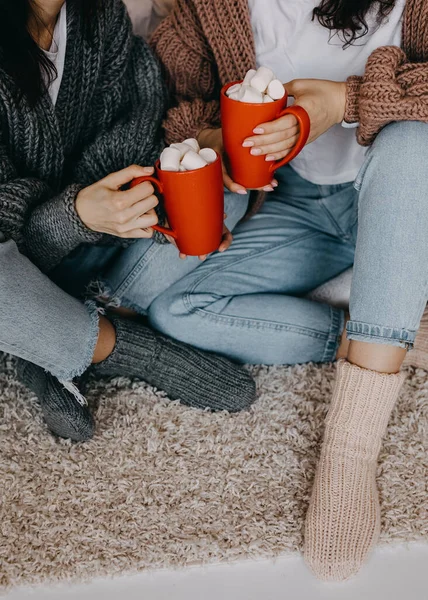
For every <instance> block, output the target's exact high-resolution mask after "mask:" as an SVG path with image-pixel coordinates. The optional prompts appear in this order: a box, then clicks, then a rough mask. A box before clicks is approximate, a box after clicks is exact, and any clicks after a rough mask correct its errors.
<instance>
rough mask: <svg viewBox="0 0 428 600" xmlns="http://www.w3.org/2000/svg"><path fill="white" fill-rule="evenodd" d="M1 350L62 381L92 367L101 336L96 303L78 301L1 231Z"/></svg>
mask: <svg viewBox="0 0 428 600" xmlns="http://www.w3.org/2000/svg"><path fill="white" fill-rule="evenodd" d="M0 307H1V308H0V352H6V353H8V354H14V355H15V356H19V357H21V358H25V359H26V360H28V361H30V362H33V363H35V364H37V365H39V366H40V367H43V368H44V369H45V370H46V371H50V372H51V373H52V374H53V375H55V376H56V377H58V379H60V380H64V381H69V380H71V379H73V378H74V377H77V376H78V375H81V374H82V373H83V372H84V371H85V370H86V369H87V368H88V366H89V365H90V364H91V361H92V356H93V353H94V349H95V345H96V343H97V338H98V314H97V310H96V307H95V306H94V305H84V304H82V303H81V302H78V300H76V299H75V298H72V297H71V296H69V295H68V294H66V293H65V292H63V291H62V290H61V289H59V288H58V287H57V286H56V285H54V284H53V283H52V281H50V280H49V279H48V278H47V277H46V275H43V274H42V273H41V272H40V271H39V270H38V269H37V268H36V267H35V266H34V265H33V264H32V263H31V262H30V261H29V260H28V259H27V258H25V256H23V255H22V254H20V253H19V252H18V248H17V247H16V244H15V243H14V242H12V241H10V240H9V241H6V242H5V241H2V236H1V233H0Z"/></svg>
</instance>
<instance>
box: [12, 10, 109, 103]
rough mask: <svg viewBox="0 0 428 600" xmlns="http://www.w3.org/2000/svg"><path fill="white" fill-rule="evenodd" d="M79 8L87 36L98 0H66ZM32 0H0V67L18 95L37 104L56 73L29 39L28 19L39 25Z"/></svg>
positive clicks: (30, 37) (30, 38) (49, 62)
mask: <svg viewBox="0 0 428 600" xmlns="http://www.w3.org/2000/svg"><path fill="white" fill-rule="evenodd" d="M68 4H69V5H71V4H73V5H76V8H77V9H78V10H79V11H81V13H82V18H83V25H84V28H85V35H90V31H91V22H93V17H94V13H95V12H96V10H97V8H98V5H99V4H100V0H68ZM36 8H37V7H36V5H35V3H34V0H0V59H1V67H2V68H3V69H4V70H5V71H6V73H7V74H8V75H9V76H10V77H12V79H13V80H14V82H15V84H16V86H17V88H18V92H19V96H20V97H21V98H22V97H25V98H26V99H27V100H28V102H29V103H30V105H32V106H33V105H34V104H36V103H37V101H38V99H39V98H40V96H41V95H42V94H43V93H44V92H45V91H46V83H45V81H47V82H52V81H53V80H54V79H55V77H56V76H57V73H56V70H55V67H54V65H53V64H52V63H51V61H50V60H49V59H48V58H47V56H46V55H45V54H44V52H43V51H42V50H41V49H40V47H39V46H38V45H37V43H36V42H35V41H34V39H33V38H32V36H31V34H30V31H29V28H28V23H29V21H30V19H31V18H33V19H34V20H35V21H36V22H39V23H40V24H41V25H42V23H41V21H40V18H39V17H38V13H37V10H36Z"/></svg>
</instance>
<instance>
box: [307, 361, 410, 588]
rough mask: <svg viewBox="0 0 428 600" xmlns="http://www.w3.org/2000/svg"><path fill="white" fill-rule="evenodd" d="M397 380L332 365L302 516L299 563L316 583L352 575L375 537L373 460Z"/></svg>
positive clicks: (342, 364) (376, 509)
mask: <svg viewBox="0 0 428 600" xmlns="http://www.w3.org/2000/svg"><path fill="white" fill-rule="evenodd" d="M403 381H404V375H403V374H397V375H383V374H381V373H377V372H375V371H369V370H367V369H361V368H360V367H356V366H355V365H352V364H350V363H348V362H347V361H344V360H341V361H339V362H338V367H337V380H336V384H335V389H334V393H333V399H332V402H331V407H330V410H329V413H328V415H327V419H326V428H325V433H324V441H323V445H322V449H321V456H320V459H319V463H318V467H317V471H316V475H315V481H314V487H313V490H312V497H311V501H310V504H309V510H308V514H307V517H306V531H305V550H304V552H305V560H306V562H307V563H308V565H309V566H310V568H311V569H312V571H313V572H314V573H315V575H316V576H317V577H319V578H320V579H323V580H331V581H342V580H345V579H348V578H349V577H351V576H352V575H354V574H355V573H356V572H357V571H358V570H359V569H360V567H361V565H362V564H363V562H364V560H365V558H366V557H367V555H368V554H369V552H370V550H371V549H372V547H373V546H374V544H375V543H376V541H377V539H378V537H379V530H380V512H379V499H378V491H377V486H376V466H377V458H378V455H379V450H380V446H381V441H382V437H383V435H384V433H385V431H386V427H387V424H388V420H389V417H390V415H391V411H392V408H393V406H394V404H395V402H396V400H397V397H398V394H399V391H400V388H401V386H402V383H403Z"/></svg>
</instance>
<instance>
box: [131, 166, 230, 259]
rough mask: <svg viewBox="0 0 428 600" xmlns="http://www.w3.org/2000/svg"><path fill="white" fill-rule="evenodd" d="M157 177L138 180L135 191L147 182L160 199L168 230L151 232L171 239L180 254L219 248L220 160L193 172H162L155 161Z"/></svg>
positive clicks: (158, 228) (221, 208) (221, 214)
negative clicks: (162, 234)
mask: <svg viewBox="0 0 428 600" xmlns="http://www.w3.org/2000/svg"><path fill="white" fill-rule="evenodd" d="M155 168H156V177H149V176H147V177H138V178H137V179H134V180H133V181H132V183H131V187H135V186H136V185H138V184H139V183H143V182H144V181H150V182H151V183H152V184H153V185H154V186H155V188H157V190H158V191H159V194H160V195H161V196H162V198H163V202H164V207H165V212H166V215H167V217H168V223H169V225H170V227H171V228H170V229H168V228H167V227H161V226H160V225H155V226H154V227H153V229H155V230H156V231H160V232H161V233H164V234H165V235H169V236H171V237H173V238H174V239H175V241H176V243H177V247H178V249H179V250H180V252H182V253H183V254H188V255H189V256H201V255H204V254H210V253H211V252H214V251H215V250H218V247H219V246H220V244H221V241H222V239H223V221H224V189H223V174H222V168H221V160H220V157H219V156H217V160H216V161H215V162H213V163H211V164H210V165H207V166H206V167H203V168H201V169H195V170H193V171H182V172H176V171H162V170H161V168H160V162H159V161H157V163H156V165H155Z"/></svg>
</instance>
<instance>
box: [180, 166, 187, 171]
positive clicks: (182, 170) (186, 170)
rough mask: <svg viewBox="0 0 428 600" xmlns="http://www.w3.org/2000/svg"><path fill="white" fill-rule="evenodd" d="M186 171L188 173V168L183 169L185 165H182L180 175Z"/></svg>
mask: <svg viewBox="0 0 428 600" xmlns="http://www.w3.org/2000/svg"><path fill="white" fill-rule="evenodd" d="M184 171H187V169H186V167H183V165H180V173H184Z"/></svg>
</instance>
